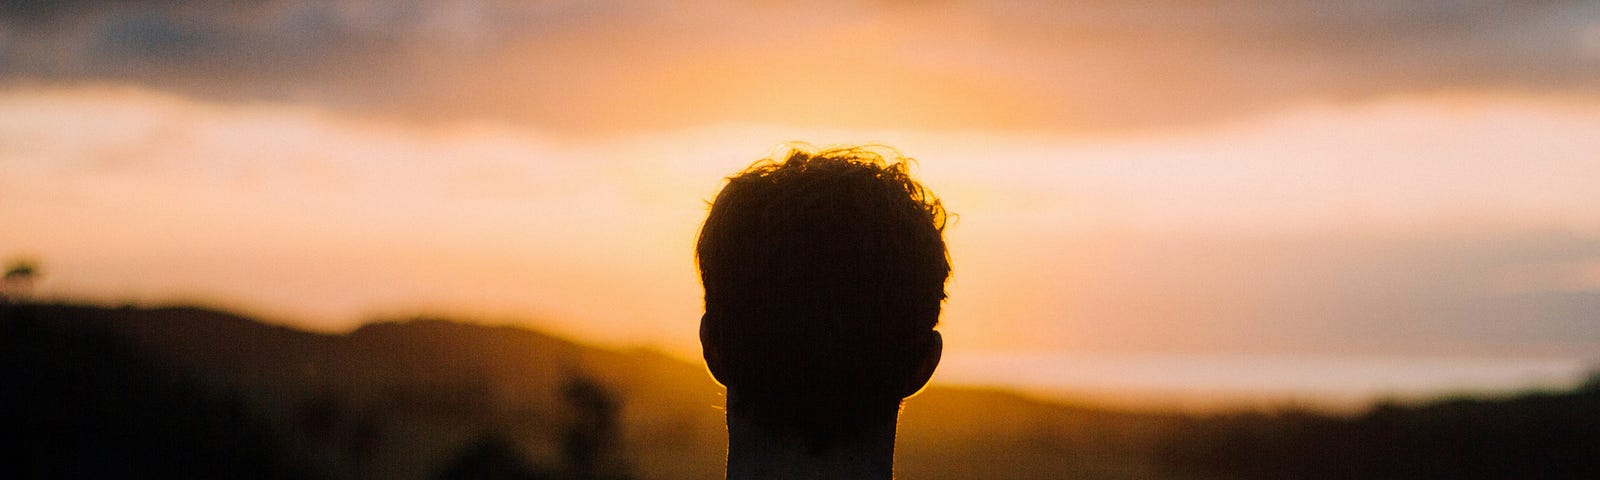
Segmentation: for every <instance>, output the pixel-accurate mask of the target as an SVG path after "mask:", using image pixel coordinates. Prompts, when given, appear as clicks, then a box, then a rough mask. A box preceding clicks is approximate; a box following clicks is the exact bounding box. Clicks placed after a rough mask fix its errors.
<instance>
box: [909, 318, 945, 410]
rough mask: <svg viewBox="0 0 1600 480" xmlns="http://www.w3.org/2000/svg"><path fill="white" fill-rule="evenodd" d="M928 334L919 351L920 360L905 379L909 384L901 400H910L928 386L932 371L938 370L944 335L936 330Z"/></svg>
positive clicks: (942, 351) (942, 353)
mask: <svg viewBox="0 0 1600 480" xmlns="http://www.w3.org/2000/svg"><path fill="white" fill-rule="evenodd" d="M928 333H929V335H928V336H927V337H926V338H927V340H926V341H925V342H924V343H923V348H922V349H921V353H922V355H921V358H919V359H918V361H917V363H916V364H914V365H915V368H914V369H913V370H912V375H911V376H910V377H908V378H907V380H909V381H910V383H907V384H906V387H905V390H904V391H903V392H902V395H901V398H910V397H911V396H912V395H916V394H917V393H918V392H921V391H922V389H923V387H926V386H927V385H928V380H931V379H933V370H934V369H936V368H939V359H940V358H942V357H943V356H944V335H941V334H939V331H938V330H931V331H929V332H928Z"/></svg>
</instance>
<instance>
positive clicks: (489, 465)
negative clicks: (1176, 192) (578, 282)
mask: <svg viewBox="0 0 1600 480" xmlns="http://www.w3.org/2000/svg"><path fill="white" fill-rule="evenodd" d="M0 346H3V350H0V355H3V366H0V369H3V370H0V418H3V419H4V425H5V428H4V431H5V434H6V436H7V437H8V439H9V440H11V441H9V442H7V444H9V445H13V447H6V448H7V451H5V452H4V458H5V460H4V462H5V463H4V464H5V465H6V466H7V467H6V471H7V472H9V474H8V475H7V476H8V477H13V478H351V479H365V478H379V479H424V478H504V479H515V478H619V479H620V478H638V479H704V478H720V475H721V464H722V461H723V452H722V450H723V445H724V436H723V435H724V434H723V430H722V428H723V420H722V417H721V412H720V411H719V410H718V409H717V408H716V406H717V405H720V404H721V401H720V398H719V388H718V387H717V386H716V384H714V383H712V382H711V380H710V378H709V377H708V376H707V375H706V373H705V371H704V370H703V368H702V367H700V366H699V365H695V364H690V363H686V362H682V361H679V360H677V359H674V358H671V357H667V356H664V355H661V354H659V353H655V352H651V351H646V350H629V351H615V350H607V349H600V348H593V347H588V346H584V345H580V344H576V343H572V342H569V341H565V340H562V339H558V338H554V337H550V336H547V335H543V334H540V333H538V332H534V331H530V330H525V329H519V328H509V327H488V326H480V325H473V324H465V323H456V322H450V321H443V320H426V319H417V320H407V321H398V322H380V323H374V324H369V325H367V326H364V327H362V328H360V329H357V330H355V331H353V332H350V333H349V334H344V335H324V334H316V333H309V332H303V331H298V330H292V329H288V328H283V327H277V326H272V325H267V324H263V323H260V322H257V321H255V320H252V319H249V318H243V317H240V316H237V315H233V314H229V313H225V312H219V311H213V310H205V309H198V308H158V309H144V308H103V307H96V306H82V305H21V306H18V305H8V306H0ZM897 458H898V466H899V468H898V470H899V476H900V477H901V478H908V479H970V478H998V479H1005V478H1064V479H1065V478H1072V479H1163V478H1166V479H1211V478H1215V479H1232V478H1241V479H1243V478H1262V479H1265V478H1274V479H1278V478H1300V479H1322V478H1329V479H1331V478H1348V479H1424V478H1429V479H1432V478H1451V479H1472V478H1484V479H1488V478H1503V479H1513V478H1516V479H1521V478H1543V479H1592V478H1600V476H1597V475H1600V470H1597V466H1600V465H1597V464H1600V382H1596V381H1591V382H1589V383H1588V384H1587V385H1585V386H1584V387H1582V388H1579V389H1576V390H1574V391H1570V392H1556V393H1537V394H1531V393H1530V394H1526V395H1522V396H1517V397H1512V398H1502V399H1494V400H1471V399H1453V400H1440V401H1438V402H1435V403H1430V404H1421V405H1377V406H1374V407H1373V408H1371V409H1370V410H1368V411H1367V412H1365V413H1362V414H1359V415H1354V416H1327V415H1321V414H1316V413H1312V412H1304V411H1282V412H1271V413H1238V414H1229V415H1212V416H1204V417H1197V416H1186V415H1181V414H1176V413H1174V414H1152V413H1126V412H1117V411H1112V410H1109V409H1102V408H1094V407H1087V406H1081V405H1062V404H1056V403H1047V402H1041V401H1037V400H1032V399H1029V398H1026V397H1022V396H1018V395H1014V394H1010V393H1006V392H997V391H981V390H964V389H950V388H932V389H930V390H929V391H927V392H924V393H923V394H922V395H921V396H918V397H917V398H915V399H913V400H912V401H911V402H909V403H908V404H907V406H906V409H905V413H904V415H903V416H902V418H901V439H900V443H899V449H898V451H897Z"/></svg>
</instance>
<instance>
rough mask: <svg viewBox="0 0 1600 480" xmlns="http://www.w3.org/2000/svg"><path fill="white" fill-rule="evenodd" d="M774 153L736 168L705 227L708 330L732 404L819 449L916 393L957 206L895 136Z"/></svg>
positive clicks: (702, 255) (946, 271)
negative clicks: (891, 141)
mask: <svg viewBox="0 0 1600 480" xmlns="http://www.w3.org/2000/svg"><path fill="white" fill-rule="evenodd" d="M776 157H778V158H782V160H774V159H772V158H769V159H766V160H762V161H759V162H756V163H755V164H753V165H751V166H750V167H749V168H747V169H745V170H744V171H743V172H741V173H739V174H736V175H734V176H732V177H729V178H728V184H727V186H725V187H724V188H723V189H722V191H721V193H719V194H718V195H717V197H716V199H715V200H714V201H713V202H712V204H711V211H710V213H709V215H708V216H707V218H706V222H705V225H704V226H703V227H701V230H700V238H699V242H698V244H697V247H696V260H697V261H698V264H699V268H700V279H701V282H702V283H703V284H704V286H705V316H704V317H703V318H702V320H701V323H702V324H701V329H702V340H703V341H705V342H707V343H708V345H707V346H706V347H707V350H708V352H709V351H712V350H715V351H716V352H717V355H718V357H720V358H719V361H718V362H716V363H717V364H718V365H720V368H719V367H718V366H717V365H714V366H713V369H712V373H713V374H714V375H715V376H716V378H717V380H718V381H720V382H722V383H723V384H724V385H725V386H727V387H728V389H729V392H730V395H729V401H730V404H729V405H728V408H729V414H730V415H746V416H748V418H750V419H751V420H752V421H755V422H756V423H758V424H763V425H765V426H767V427H769V428H772V429H774V430H777V431H782V432H790V433H791V434H794V435H798V436H800V437H801V440H804V441H808V442H810V443H811V444H813V445H814V446H819V447H820V446H825V445H827V444H830V443H832V442H834V441H836V440H838V439H840V438H842V437H844V436H847V435H851V434H854V433H857V432H858V431H859V427H861V426H862V423H864V421H865V419H867V418H872V417H874V416H876V415H879V414H881V413H882V411H883V410H886V409H887V410H893V409H898V408H899V405H900V401H901V400H902V399H903V398H904V397H905V396H907V395H909V394H911V393H913V392H914V390H913V391H905V390H906V388H905V385H906V384H907V383H908V382H909V380H908V377H911V376H914V375H915V374H914V372H915V371H916V369H917V368H918V366H919V362H921V361H922V360H923V357H924V353H925V349H926V345H927V341H928V337H929V336H931V335H932V331H933V328H934V327H935V326H936V325H937V323H938V319H939V310H940V305H941V302H942V301H943V299H944V297H945V291H944V286H945V280H946V279H947V278H948V277H949V275H950V261H949V258H948V256H947V254H946V249H945V243H944V237H943V231H944V225H945V220H946V213H945V210H944V207H943V206H942V205H941V204H940V202H939V199H938V198H937V197H935V196H934V195H933V194H932V193H930V192H929V191H928V190H927V189H926V188H924V187H923V186H922V185H921V184H920V183H918V182H917V181H916V180H915V179H913V178H912V177H911V175H910V173H909V171H908V169H909V164H910V163H911V160H910V159H906V158H903V157H901V156H900V155H899V154H898V152H895V151H894V150H893V149H889V148H887V147H847V148H831V149H823V150H818V149H813V148H810V147H808V146H804V145H795V146H791V147H790V149H789V150H788V151H787V152H786V153H785V154H783V155H781V156H776ZM708 355H709V353H708ZM708 360H709V359H708ZM919 386H920V385H919ZM735 402H737V403H735Z"/></svg>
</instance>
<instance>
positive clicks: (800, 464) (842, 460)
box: [728, 411, 898, 480]
mask: <svg viewBox="0 0 1600 480" xmlns="http://www.w3.org/2000/svg"><path fill="white" fill-rule="evenodd" d="M890 413H891V415H888V417H887V418H875V419H873V422H872V424H871V425H869V426H868V427H867V428H866V429H865V430H864V431H862V432H861V434H860V435H854V436H852V437H851V438H847V439H844V440H841V441H840V442H838V443H836V444H833V445H830V446H828V447H827V448H825V449H823V450H821V451H817V452H813V451H810V450H811V449H809V448H807V447H808V446H807V445H805V444H804V442H802V441H798V440H796V439H794V438H793V437H789V436H784V435H779V434H777V432H771V431H768V429H765V428H763V427H761V426H760V425H756V424H754V423H753V422H751V421H749V420H748V419H744V418H742V417H740V416H738V415H735V414H733V413H732V412H730V413H729V415H728V480H753V479H762V480H801V479H870V480H889V479H891V478H893V477H894V436H895V422H896V420H897V417H898V414H897V412H892V411H891V412H890Z"/></svg>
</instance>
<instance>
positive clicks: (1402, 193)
mask: <svg viewBox="0 0 1600 480" xmlns="http://www.w3.org/2000/svg"><path fill="white" fill-rule="evenodd" d="M1056 3H1057V2H1022V1H1016V2H1001V1H993V2H964V1H954V0H952V1H930V2H914V1H901V2H785V1H764V2H745V3H740V4H736V5H731V6H729V5H720V4H718V2H692V1H691V2H513V1H505V2H494V1H483V2H474V1H465V0H463V1H446V0H421V1H414V2H361V1H332V2H313V1H293V0H291V1H257V2H236V3H229V4H226V5H214V4H211V3H209V2H179V1H146V2H7V3H5V4H4V6H3V7H0V77H3V82H4V83H3V84H0V85H4V90H3V92H0V171H4V172H5V173H4V175H3V176H0V223H3V224H4V225H6V229H5V230H6V231H5V233H4V234H0V255H12V254H14V253H28V254H32V255H35V256H37V257H38V258H40V259H41V260H42V261H43V263H44V266H45V272H46V276H45V278H44V280H45V282H44V283H43V284H42V285H41V291H42V292H43V293H46V294H57V295H68V296H75V297H90V298H101V299H109V300H121V299H132V300H141V301H161V300H166V299H201V300H205V301H212V302H216V303H221V304H224V305H239V306H243V307H245V308H247V309H250V310H252V311H257V312H265V313H267V314H269V315H270V316H273V317H275V318H276V319H278V320H280V321H284V322H288V323H293V324H297V325H306V326H312V327H317V328H326V329H341V328H348V327H350V326H353V325H355V324H356V323H358V322H360V321H361V320H362V319H363V318H365V316H366V315H373V314H400V313H411V312H415V311H419V310H422V311H441V312H463V313H466V314H470V315H476V316H479V317H480V318H484V319H487V320H490V321H500V320H506V321H510V320H514V319H522V320H521V321H528V322H530V323H533V324H536V325H539V326H543V327H546V328H552V329H555V330H558V331H561V332H565V333H570V334H575V335H579V336H581V337H584V338H592V339H600V340H605V341H613V342H630V343H651V344H656V345H661V346H663V347H666V348H668V349H670V350H672V351H675V352H680V353H683V354H685V355H686V356H687V355H690V354H692V353H693V352H694V347H695V337H694V329H693V324H694V322H695V320H697V319H698V313H699V312H698V308H699V288H698V284H697V283H696V277H695V273H694V265H693V263H692V255H691V252H692V244H693V237H694V234H695V231H696V228H697V227H698V223H699V221H700V220H701V219H702V218H703V215H704V212H705V200H707V199H709V198H710V197H711V196H712V195H714V194H715V192H716V190H717V188H719V186H720V185H719V183H718V181H719V179H720V178H721V177H722V176H724V175H727V174H729V173H731V172H733V171H735V170H737V169H739V168H742V167H744V166H745V165H747V164H749V163H750V162H751V161H753V160H755V159H757V158H759V157H761V156H763V155H766V154H767V153H768V152H769V151H771V150H772V148H774V146H776V145H779V144H781V143H782V142H785V141H790V140H802V141H810V142H813V143H819V144H829V143H846V142H883V143H888V144H891V145H894V146H896V147H898V148H899V149H901V150H902V151H903V152H905V153H906V154H907V155H910V156H913V157H916V158H917V159H918V160H919V162H920V164H919V168H918V171H919V172H920V173H921V176H922V177H923V178H924V179H925V180H926V182H927V183H928V184H929V186H930V187H932V188H933V189H934V190H935V191H936V192H938V193H939V194H941V195H942V196H943V197H944V199H945V201H946V203H947V205H948V206H949V207H950V209H951V210H952V211H954V212H956V213H957V214H959V215H960V218H959V219H958V220H957V221H956V222H955V223H954V225H953V226H952V227H951V229H950V230H949V233H948V235H949V238H950V244H951V252H952V253H951V255H952V257H953V260H954V261H955V269H956V274H955V277H954V279H953V281H952V283H951V286H950V293H951V300H950V302H949V304H948V308H947V311H946V316H945V324H944V327H943V328H944V329H945V330H946V332H947V337H949V338H951V348H952V351H954V352H956V353H961V352H979V351H1075V352H1076V351H1122V352H1127V351H1162V352H1167V351H1174V352H1191V353H1193V352H1264V353H1271V354H1283V353H1295V352H1321V353H1340V352H1365V353H1374V352H1375V353H1391V354H1392V353H1398V354H1448V355H1457V354H1461V355H1490V356H1501V355H1523V356H1527V355H1532V356H1549V355H1555V356H1562V357H1564V358H1580V359H1588V360H1590V361H1595V360H1597V359H1595V358H1594V357H1593V353H1592V352H1595V351H1600V323H1597V322H1600V209H1596V208H1594V205H1595V200H1596V199H1597V198H1600V196H1597V195H1596V193H1595V192H1596V191H1597V186H1600V135H1597V134H1596V132H1600V4H1596V3H1594V2H1582V1H1574V2H1487V1H1433V2H1388V1H1354V2H1333V3H1330V2H1266V1H1242V0H1241V1H1215V2H1189V1H1172V2H1113V1H1095V2H1073V3H1072V4H1070V5H1056ZM1135 3H1137V4H1136V5H1135Z"/></svg>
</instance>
